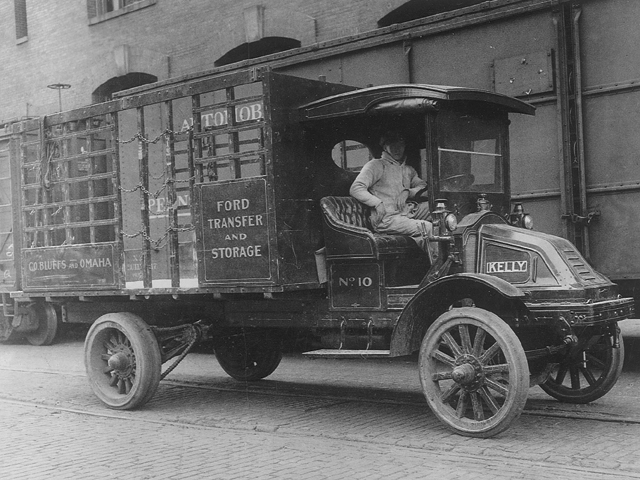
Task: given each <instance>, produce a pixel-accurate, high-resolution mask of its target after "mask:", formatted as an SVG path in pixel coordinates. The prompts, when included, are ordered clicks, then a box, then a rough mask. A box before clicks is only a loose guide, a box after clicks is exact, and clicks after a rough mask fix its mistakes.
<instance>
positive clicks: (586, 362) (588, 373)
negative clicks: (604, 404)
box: [540, 328, 624, 403]
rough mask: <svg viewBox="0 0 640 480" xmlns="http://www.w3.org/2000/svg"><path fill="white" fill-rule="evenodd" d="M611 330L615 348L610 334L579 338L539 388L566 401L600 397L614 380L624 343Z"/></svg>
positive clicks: (572, 401)
mask: <svg viewBox="0 0 640 480" xmlns="http://www.w3.org/2000/svg"><path fill="white" fill-rule="evenodd" d="M615 330H616V331H615V335H616V336H617V340H618V342H617V343H619V345H620V346H619V347H617V346H616V342H615V337H613V336H611V335H601V334H598V335H583V336H581V337H579V338H578V344H577V345H576V346H575V347H573V348H572V349H571V351H569V353H567V354H566V355H565V356H564V357H563V358H562V359H561V360H560V363H559V364H557V365H555V366H554V369H553V370H552V371H551V375H550V376H549V378H548V379H547V381H546V382H545V383H543V384H541V385H540V388H542V389H543V390H544V391H545V392H546V393H548V394H549V395H551V396H552V397H553V398H555V399H557V400H560V401H561V402H567V403H589V402H593V401H594V400H597V399H598V398H600V397H602V396H604V395H605V394H606V393H607V392H608V391H609V390H611V389H612V388H613V386H614V385H615V384H616V382H617V381H618V378H619V377H620V374H621V373H622V364H623V363H624V343H623V341H622V336H621V335H620V331H619V330H618V329H617V328H616V329H615Z"/></svg>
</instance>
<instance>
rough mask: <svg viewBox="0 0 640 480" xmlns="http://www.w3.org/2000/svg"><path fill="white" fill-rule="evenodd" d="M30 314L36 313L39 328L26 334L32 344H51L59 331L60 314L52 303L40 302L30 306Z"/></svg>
mask: <svg viewBox="0 0 640 480" xmlns="http://www.w3.org/2000/svg"><path fill="white" fill-rule="evenodd" d="M29 315H34V316H35V317H36V320H37V322H38V329H37V330H35V331H33V332H28V333H26V334H25V337H26V338H27V341H28V342H29V343H30V344H31V345H35V346H42V345H51V344H52V343H53V340H54V339H55V338H56V333H58V314H57V313H56V309H55V308H53V305H51V304H50V303H38V304H35V305H33V306H31V307H29Z"/></svg>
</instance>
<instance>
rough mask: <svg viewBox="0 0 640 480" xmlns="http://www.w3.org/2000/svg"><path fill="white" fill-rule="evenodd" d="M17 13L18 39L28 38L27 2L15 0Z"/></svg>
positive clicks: (25, 0)
mask: <svg viewBox="0 0 640 480" xmlns="http://www.w3.org/2000/svg"><path fill="white" fill-rule="evenodd" d="M13 3H14V6H15V13H16V38H17V39H20V38H24V37H26V36H27V0H14V2H13Z"/></svg>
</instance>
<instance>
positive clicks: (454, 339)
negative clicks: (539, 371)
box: [419, 307, 529, 438]
mask: <svg viewBox="0 0 640 480" xmlns="http://www.w3.org/2000/svg"><path fill="white" fill-rule="evenodd" d="M419 368H420V381H421V383H422V389H423V391H424V394H425V397H426V399H427V403H428V404H429V406H430V407H431V409H432V410H433V412H434V414H435V415H436V417H438V419H439V420H440V421H442V422H443V423H444V424H445V425H446V426H447V427H449V428H450V429H452V430H453V431H455V432H456V433H459V434H461V435H466V436H471V437H484V438H488V437H492V436H494V435H497V434H498V433H500V432H502V431H504V430H506V429H507V428H508V427H509V425H510V424H511V423H512V422H513V421H514V420H515V419H516V418H518V417H519V416H520V414H521V413H522V410H523V408H524V405H525V403H526V401H527V395H528V389H529V368H528V365H527V359H526V356H525V353H524V349H523V348H522V345H521V343H520V340H519V339H518V337H517V336H516V334H515V333H514V332H513V330H512V329H511V328H510V327H509V325H507V324H506V323H505V322H504V321H503V320H502V319H501V318H500V317H498V316H497V315H495V314H493V313H491V312H488V311H486V310H482V309H479V308H473V307H464V308H454V309H452V310H450V311H448V312H447V313H445V314H443V315H441V316H440V317H439V318H438V319H437V320H436V321H435V322H434V323H433V325H431V327H429V329H428V331H427V334H426V335H425V338H424V340H423V342H422V346H421V348H420V359H419Z"/></svg>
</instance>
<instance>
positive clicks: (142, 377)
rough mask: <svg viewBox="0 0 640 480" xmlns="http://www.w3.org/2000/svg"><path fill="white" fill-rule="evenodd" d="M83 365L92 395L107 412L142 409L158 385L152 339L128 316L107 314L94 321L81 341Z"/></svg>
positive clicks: (158, 365) (145, 327) (157, 355)
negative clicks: (84, 338) (82, 344)
mask: <svg viewBox="0 0 640 480" xmlns="http://www.w3.org/2000/svg"><path fill="white" fill-rule="evenodd" d="M84 362H85V368H86V371H87V376H88V377H89V383H90V384H91V388H92V389H93V392H94V393H95V394H96V396H97V397H98V398H99V399H100V400H101V401H102V402H103V403H104V404H105V405H106V406H107V407H109V408H114V409H118V410H129V409H132V408H136V407H139V406H142V405H144V404H145V403H147V402H148V401H149V400H150V399H151V397H153V394H154V393H155V392H156V390H157V388H158V384H159V383H160V374H161V368H162V361H161V356H160V348H159V347H158V342H157V340H156V337H155V335H154V334H153V332H152V331H151V328H150V327H149V325H147V324H146V323H145V322H144V321H143V320H142V319H141V318H140V317H138V316H136V315H133V314H131V313H108V314H106V315H103V316H102V317H100V318H99V319H98V320H96V321H95V323H94V324H93V325H92V326H91V328H90V329H89V332H88V333H87V338H86V340H85V344H84Z"/></svg>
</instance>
